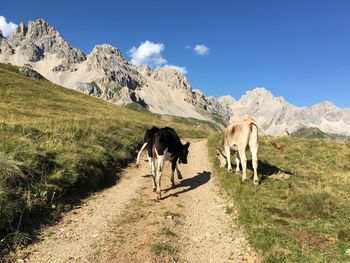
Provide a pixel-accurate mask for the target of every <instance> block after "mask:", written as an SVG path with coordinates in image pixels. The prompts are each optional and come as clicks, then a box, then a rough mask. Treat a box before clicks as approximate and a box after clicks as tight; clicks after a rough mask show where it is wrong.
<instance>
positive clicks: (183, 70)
mask: <svg viewBox="0 0 350 263" xmlns="http://www.w3.org/2000/svg"><path fill="white" fill-rule="evenodd" d="M164 67H166V68H171V69H175V70H177V71H180V72H181V73H182V74H183V75H186V74H187V69H186V68H185V67H179V66H174V65H165V66H164Z"/></svg>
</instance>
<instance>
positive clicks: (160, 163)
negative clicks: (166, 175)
mask: <svg viewBox="0 0 350 263" xmlns="http://www.w3.org/2000/svg"><path fill="white" fill-rule="evenodd" d="M165 156H166V152H164V154H163V155H158V172H157V176H156V184H157V194H158V199H161V198H162V194H161V190H160V185H161V180H162V173H163V168H164V158H165Z"/></svg>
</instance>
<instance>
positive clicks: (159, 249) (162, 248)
mask: <svg viewBox="0 0 350 263" xmlns="http://www.w3.org/2000/svg"><path fill="white" fill-rule="evenodd" d="M151 250H152V251H153V253H155V254H156V255H159V254H161V253H164V252H170V253H171V252H174V250H175V249H174V247H173V246H172V245H171V243H169V242H159V243H156V244H153V245H152V246H151Z"/></svg>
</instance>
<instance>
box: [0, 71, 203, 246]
mask: <svg viewBox="0 0 350 263" xmlns="http://www.w3.org/2000/svg"><path fill="white" fill-rule="evenodd" d="M0 94H1V95H0V240H1V239H3V238H4V237H5V236H6V237H8V236H9V235H8V234H9V233H17V234H19V233H20V231H21V228H20V226H21V224H20V223H21V221H20V219H21V218H22V216H23V221H26V222H30V221H32V219H31V216H32V215H33V214H36V213H37V212H38V211H39V212H40V211H42V210H44V209H49V210H50V209H53V210H54V208H55V207H56V208H57V207H60V204H59V203H60V202H62V200H63V198H64V197H65V196H67V194H73V195H74V196H79V194H80V193H84V194H85V193H88V192H90V191H95V190H98V189H101V188H102V187H105V186H107V185H111V184H113V183H115V182H116V180H117V179H118V171H119V170H120V168H121V167H123V166H125V165H126V164H127V163H129V162H131V161H132V160H133V159H134V157H135V153H136V151H137V150H138V149H139V146H140V144H141V143H142V139H143V134H144V132H145V130H146V129H147V128H150V127H151V126H153V125H157V126H172V127H174V128H175V129H176V130H177V131H178V133H179V135H180V137H192V138H193V137H206V136H207V135H208V133H209V131H208V130H203V129H199V128H197V127H194V125H193V126H191V125H187V124H184V123H181V122H172V121H167V120H164V119H162V118H159V117H157V116H154V115H153V114H150V113H147V112H145V113H142V112H138V111H135V110H131V109H127V108H123V107H118V106H115V105H113V104H110V103H107V102H104V101H103V100H99V99H95V98H93V97H90V96H86V95H84V94H81V93H78V92H75V91H72V90H69V89H66V88H62V87H59V86H57V85H54V84H52V83H51V82H49V81H46V80H40V81H34V80H31V79H29V78H26V77H24V76H22V75H20V74H19V69H18V67H14V66H10V65H5V64H0ZM21 215H22V216H21ZM24 219H25V220H24ZM41 219H42V218H39V219H38V220H37V221H38V224H40V222H41ZM22 236H23V235H22ZM4 242H8V243H11V242H10V241H9V239H8V238H5V239H4ZM4 242H3V243H4ZM3 243H2V244H3ZM0 246H1V244H0ZM0 250H1V248H0Z"/></svg>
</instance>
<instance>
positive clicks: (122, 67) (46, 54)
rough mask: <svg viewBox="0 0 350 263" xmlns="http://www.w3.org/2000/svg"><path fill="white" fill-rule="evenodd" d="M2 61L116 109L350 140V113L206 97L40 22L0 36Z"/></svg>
mask: <svg viewBox="0 0 350 263" xmlns="http://www.w3.org/2000/svg"><path fill="white" fill-rule="evenodd" d="M0 62H3V63H11V64H14V65H17V66H26V67H30V68H32V69H34V70H35V71H37V72H39V73H40V74H41V75H43V76H44V77H45V78H47V79H48V80H50V81H52V82H54V83H56V84H59V85H62V86H64V87H67V88H70V89H75V90H78V91H80V92H83V93H86V94H89V95H91V96H95V97H98V98H101V99H104V100H107V101H109V102H112V103H115V104H117V105H127V104H130V103H132V102H134V103H138V104H140V105H142V106H143V107H146V108H148V109H149V110H150V111H152V112H154V113H159V114H167V115H177V116H182V117H192V118H197V119H202V120H213V119H215V118H217V117H221V118H222V119H224V120H225V121H226V122H228V121H233V120H235V119H237V118H239V117H242V116H245V115H250V116H252V117H253V118H255V119H256V120H257V121H258V122H259V123H260V125H261V126H262V127H263V128H264V129H265V130H266V131H267V132H268V133H270V134H272V135H281V134H282V133H283V131H284V130H285V129H287V130H288V131H289V132H295V131H297V130H299V129H300V128H304V127H305V128H307V127H317V128H319V129H321V130H322V131H324V132H327V133H334V134H342V135H348V136H349V135H350V108H347V109H340V108H337V107H336V106H335V105H334V104H332V103H331V102H323V103H320V104H317V105H313V106H311V107H305V108H299V107H296V106H294V105H292V104H290V103H288V102H287V101H286V100H285V99H284V98H283V97H274V96H273V95H272V94H271V92H269V91H268V90H266V89H265V88H261V87H258V88H255V89H254V90H252V91H247V93H246V94H245V95H243V96H242V97H241V98H240V99H239V100H235V99H234V98H233V97H231V96H223V97H220V98H215V97H207V96H205V95H204V94H203V93H202V92H201V91H200V90H197V89H193V88H192V87H191V85H190V83H189V81H188V80H187V78H186V77H185V76H184V75H183V74H182V73H181V72H179V71H177V70H176V69H173V68H169V67H162V68H159V67H158V68H155V69H151V68H149V67H148V66H147V65H141V66H137V65H133V64H132V63H130V62H128V61H127V60H126V59H125V58H124V57H123V55H122V53H121V52H120V50H118V49H117V48H115V47H113V46H111V45H108V44H103V45H96V46H95V47H94V49H93V50H92V52H91V53H90V54H88V55H86V54H84V53H83V52H82V51H81V50H80V49H77V48H73V47H71V46H70V45H69V43H68V42H67V41H65V40H64V39H63V37H62V36H61V35H60V34H59V32H57V31H56V30H55V29H54V28H53V27H52V26H51V25H49V24H48V23H47V22H46V21H44V20H43V19H38V20H36V21H33V22H29V23H28V25H25V24H24V23H21V24H20V25H19V27H18V28H17V30H16V32H14V33H13V34H12V35H10V36H9V37H8V38H5V37H3V35H2V34H1V32H0Z"/></svg>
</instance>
